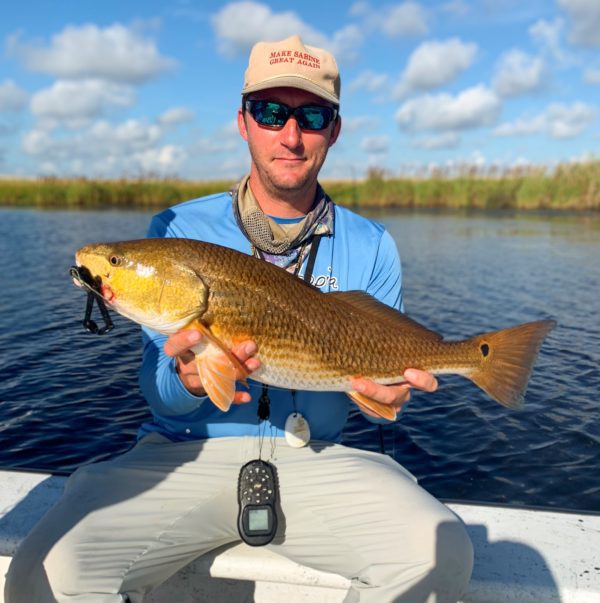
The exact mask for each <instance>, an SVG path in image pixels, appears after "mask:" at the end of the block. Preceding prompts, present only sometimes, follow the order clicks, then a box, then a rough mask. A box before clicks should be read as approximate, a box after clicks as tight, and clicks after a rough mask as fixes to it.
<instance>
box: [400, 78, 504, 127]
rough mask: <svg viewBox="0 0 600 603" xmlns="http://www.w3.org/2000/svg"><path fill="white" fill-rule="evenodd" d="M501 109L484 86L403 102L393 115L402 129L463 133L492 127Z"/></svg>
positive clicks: (496, 99)
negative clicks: (457, 92) (457, 131)
mask: <svg viewBox="0 0 600 603" xmlns="http://www.w3.org/2000/svg"><path fill="white" fill-rule="evenodd" d="M500 109H501V102H500V99H499V98H498V96H496V94H495V93H494V92H492V91H491V90H489V89H488V88H486V87H485V86H482V85H479V86H475V87H473V88H469V89H467V90H464V91H463V92H461V93H460V94H458V95H457V96H452V95H450V94H438V95H431V94H428V95H425V96H422V97H418V98H413V99H411V100H409V101H406V102H405V103H404V104H403V105H401V106H400V108H399V109H398V111H397V112H396V116H395V117H396V122H397V123H398V125H399V126H400V128H401V129H403V130H406V131H414V130H440V131H443V130H463V129H468V128H479V127H482V126H490V125H493V124H494V123H495V121H496V119H497V117H498V114H499V112H500Z"/></svg>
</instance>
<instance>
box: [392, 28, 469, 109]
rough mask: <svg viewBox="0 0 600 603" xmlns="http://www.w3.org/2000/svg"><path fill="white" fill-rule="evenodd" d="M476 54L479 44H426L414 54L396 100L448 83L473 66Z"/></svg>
mask: <svg viewBox="0 0 600 603" xmlns="http://www.w3.org/2000/svg"><path fill="white" fill-rule="evenodd" d="M476 53H477V44H472V43H464V42H461V40H459V39H458V38H451V39H449V40H445V41H442V42H439V41H437V40H433V41H430V42H424V43H423V44H421V45H420V46H419V47H418V48H416V49H415V50H414V51H413V53H412V54H411V55H410V57H409V59H408V65H407V66H406V69H405V70H404V72H403V73H402V75H401V77H400V82H399V83H398V86H397V87H396V90H395V96H396V98H402V97H404V96H406V95H407V94H409V93H411V92H413V91H426V90H432V89H433V88H438V87H440V86H443V85H444V84H448V83H449V82H451V81H452V80H453V79H454V78H456V76H458V75H459V74H460V73H462V72H463V71H464V70H465V69H467V68H468V67H469V66H470V65H471V63H472V62H473V60H474V58H475V55H476Z"/></svg>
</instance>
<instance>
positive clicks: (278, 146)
mask: <svg viewBox="0 0 600 603" xmlns="http://www.w3.org/2000/svg"><path fill="white" fill-rule="evenodd" d="M250 98H251V99H254V100H271V101H277V102H280V103H284V104H286V105H288V106H289V107H292V108H295V107H300V106H302V105H325V106H332V105H331V104H330V103H328V102H327V101H326V100H324V99H322V98H320V97H318V96H316V95H314V94H311V93H310V92H305V91H304V90H298V89H296V88H270V89H269V90H261V91H260V92H255V93H253V94H251V95H250ZM238 126H239V130H240V134H241V135H242V137H243V138H244V139H245V140H246V141H247V142H248V147H249V149H250V155H251V156H252V166H251V171H250V177H251V179H252V178H256V177H258V178H259V179H260V181H261V184H262V186H263V187H264V188H265V189H266V190H267V191H269V193H270V194H273V195H280V196H282V197H284V198H285V197H286V194H289V193H302V192H308V191H310V189H311V187H312V186H313V184H314V182H315V181H316V179H317V176H318V174H319V170H320V169H321V166H322V165H323V162H324V161H325V157H326V156H327V151H328V150H329V147H330V146H331V145H332V144H333V143H334V142H335V141H336V140H337V137H338V134H339V131H340V120H339V118H338V120H336V121H333V122H332V123H330V124H329V125H328V126H327V127H326V128H325V129H323V130H317V131H308V130H301V129H300V127H299V126H298V123H297V122H296V119H295V117H294V116H291V117H290V118H289V119H288V120H287V122H286V123H285V125H284V126H283V127H282V128H277V129H276V128H269V127H265V126H260V125H259V124H257V123H256V121H254V118H253V117H252V115H250V113H248V112H245V113H243V112H242V111H241V110H240V111H239V112H238Z"/></svg>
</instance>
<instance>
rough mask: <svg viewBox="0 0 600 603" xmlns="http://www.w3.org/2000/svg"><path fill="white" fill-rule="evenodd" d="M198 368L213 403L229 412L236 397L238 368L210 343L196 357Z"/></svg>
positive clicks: (203, 384) (203, 385)
mask: <svg viewBox="0 0 600 603" xmlns="http://www.w3.org/2000/svg"><path fill="white" fill-rule="evenodd" d="M196 367H197V368H198V375H199V376H200V380H201V381H202V387H203V388H204V389H205V390H206V393H207V394H208V397H209V398H210V399H211V402H213V403H214V404H215V406H217V408H219V409H220V410H222V411H223V412H227V411H228V410H229V407H230V406H231V403H232V402H233V396H234V395H235V374H236V368H235V366H233V364H232V363H231V361H230V360H229V358H228V357H227V356H226V355H225V354H223V352H222V351H221V349H220V348H218V347H217V346H215V345H213V344H212V343H209V344H208V345H207V346H206V347H205V348H204V350H203V352H202V353H201V354H197V355H196Z"/></svg>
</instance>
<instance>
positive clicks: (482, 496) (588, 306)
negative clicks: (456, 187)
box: [0, 209, 600, 512]
mask: <svg viewBox="0 0 600 603" xmlns="http://www.w3.org/2000/svg"><path fill="white" fill-rule="evenodd" d="M149 218H150V214H149V213H145V212H123V211H122V212H63V211H36V210H11V209H3V210H0V275H1V276H0V278H1V283H2V287H1V293H2V294H1V295H0V443H1V446H0V466H3V467H27V468H35V469H44V470H54V471H67V472H68V471H71V470H73V469H74V468H75V467H77V466H79V465H80V464H82V463H85V462H89V461H94V460H99V459H104V458H107V457H109V456H111V455H114V454H116V453H119V452H122V451H124V450H126V449H127V448H128V447H129V446H131V445H132V443H133V442H134V439H135V433H136V430H137V427H138V425H139V424H140V423H141V422H142V421H143V420H144V419H145V418H146V417H147V409H146V406H145V403H144V400H143V399H142V398H141V396H140V393H139V390H138V385H137V372H138V366H139V363H140V354H141V345H140V336H139V332H138V328H137V327H136V326H135V325H134V324H133V323H131V322H129V321H126V320H124V319H122V318H120V317H119V316H114V317H113V318H114V320H115V323H116V328H115V330H114V331H113V332H112V333H110V334H109V335H106V336H93V335H89V334H87V333H85V332H84V331H83V329H82V328H81V325H80V321H81V319H82V317H83V311H84V306H85V296H84V295H83V294H82V292H81V291H80V290H78V289H76V288H75V287H73V286H72V284H71V279H70V277H69V276H68V268H69V266H70V265H71V264H72V263H73V253H74V251H75V250H76V249H77V248H78V247H79V246H81V245H83V244H85V243H89V242H92V241H98V240H116V239H126V238H136V237H141V236H143V235H144V233H145V230H146V227H147V224H148V221H149ZM377 219H378V220H380V221H382V222H384V223H385V224H386V226H387V227H388V229H389V230H390V231H391V233H392V234H393V236H394V237H395V239H396V241H397V243H398V246H399V248H400V251H401V254H402V258H403V266H404V284H405V303H406V310H407V312H408V313H409V315H411V316H412V317H414V318H416V319H417V320H419V321H421V322H423V323H425V324H426V325H427V326H429V327H430V328H433V329H436V330H439V331H440V332H442V333H443V334H444V335H446V336H448V337H455V338H459V337H463V336H466V335H471V334H474V333H477V332H481V331H486V330H494V329H497V328H501V327H505V326H509V325H512V324H515V323H519V322H524V321H528V320H535V319H539V318H545V317H553V318H556V319H557V320H558V322H559V326H558V328H557V329H556V330H555V331H553V332H552V333H551V334H550V336H549V338H548V339H547V340H546V343H545V344H544V346H543V348H542V351H541V354H540V357H539V359H538V362H537V364H536V367H535V370H534V374H533V377H532V379H531V382H530V386H529V390H528V393H527V396H526V407H525V409H524V410H522V411H518V412H515V411H509V410H507V409H505V408H502V407H501V406H499V405H497V404H495V403H494V402H493V401H491V400H490V399H489V398H488V397H486V396H485V395H484V394H483V393H481V392H480V391H479V390H478V389H477V388H476V387H475V386H473V385H471V384H470V383H469V382H467V381H465V380H464V379H461V378H460V377H451V376H448V377H446V376H445V377H442V378H441V379H440V389H439V391H438V392H436V393H435V394H431V395H425V394H416V395H415V396H414V397H413V400H412V402H411V403H410V404H409V405H408V407H407V409H406V410H405V411H404V414H403V417H402V420H401V421H400V422H399V423H398V424H397V425H395V426H393V427H391V426H389V427H386V428H385V429H384V431H383V433H382V434H380V432H379V430H378V429H377V428H374V427H373V426H372V425H371V424H369V423H367V422H366V421H364V420H363V419H362V417H361V416H360V415H358V414H353V415H352V417H351V420H350V422H349V424H348V428H347V431H346V434H345V442H346V443H349V444H352V445H355V446H360V447H364V448H369V449H372V450H379V448H380V435H381V436H382V437H383V440H384V445H385V450H386V452H388V453H389V454H391V455H393V456H394V457H395V458H397V459H398V460H399V461H400V462H401V463H402V464H403V465H405V466H406V467H407V468H408V469H409V470H410V471H412V472H413V473H414V474H415V475H416V476H417V477H418V478H419V480H420V482H421V484H422V485H423V486H425V487H426V488H427V489H429V490H430V491H431V492H432V493H433V494H435V495H436V496H439V497H444V498H455V499H465V500H478V501H490V502H508V503H514V504H527V505H541V506H549V507H562V508H571V509H584V510H590V511H596V512H599V511H600V404H599V391H600V372H599V361H600V318H599V314H600V312H599V311H600V302H599V301H598V300H599V295H600V289H599V285H600V217H598V216H590V215H585V216H557V215H534V216H532V215H527V216H514V215H509V214H497V215H483V214H477V215H464V214H448V213H443V214H433V213H431V214H423V213H401V214H396V215H390V214H385V215H378V216H377ZM382 487H383V486H382Z"/></svg>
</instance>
